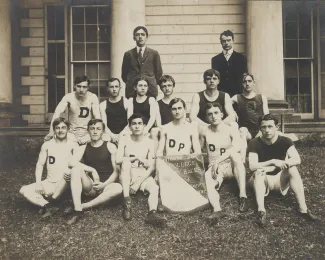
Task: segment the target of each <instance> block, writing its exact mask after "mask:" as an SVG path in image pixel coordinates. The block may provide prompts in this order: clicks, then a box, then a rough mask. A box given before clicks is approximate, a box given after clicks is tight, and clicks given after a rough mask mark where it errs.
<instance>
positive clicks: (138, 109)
mask: <svg viewBox="0 0 325 260" xmlns="http://www.w3.org/2000/svg"><path fill="white" fill-rule="evenodd" d="M133 113H137V114H141V115H142V116H143V117H144V122H143V123H145V124H147V123H148V121H149V119H150V104H149V97H147V99H146V100H145V101H144V102H142V103H138V102H137V100H136V98H133Z"/></svg>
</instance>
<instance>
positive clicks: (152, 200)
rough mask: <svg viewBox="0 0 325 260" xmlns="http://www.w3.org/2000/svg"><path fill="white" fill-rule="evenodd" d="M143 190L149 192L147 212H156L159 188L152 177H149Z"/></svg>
mask: <svg viewBox="0 0 325 260" xmlns="http://www.w3.org/2000/svg"><path fill="white" fill-rule="evenodd" d="M145 190H146V191H148V192H149V198H148V206H149V211H151V210H157V207H158V194H159V186H158V185H157V184H156V182H155V180H154V179H153V178H152V177H149V179H148V181H147V185H146V187H145Z"/></svg>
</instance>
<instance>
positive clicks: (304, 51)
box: [299, 40, 311, 57]
mask: <svg viewBox="0 0 325 260" xmlns="http://www.w3.org/2000/svg"><path fill="white" fill-rule="evenodd" d="M299 57H311V44H310V40H300V41H299Z"/></svg>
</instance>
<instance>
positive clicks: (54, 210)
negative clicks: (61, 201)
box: [42, 207, 59, 218]
mask: <svg viewBox="0 0 325 260" xmlns="http://www.w3.org/2000/svg"><path fill="white" fill-rule="evenodd" d="M58 211H59V208H58V207H49V208H48V207H46V211H45V212H44V214H43V215H42V218H49V217H52V216H53V215H55V214H56V213H58Z"/></svg>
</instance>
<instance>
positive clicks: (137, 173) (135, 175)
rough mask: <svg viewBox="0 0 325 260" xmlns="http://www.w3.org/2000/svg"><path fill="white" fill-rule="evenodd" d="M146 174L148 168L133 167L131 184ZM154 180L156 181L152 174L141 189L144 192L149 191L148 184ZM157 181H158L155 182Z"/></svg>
mask: <svg viewBox="0 0 325 260" xmlns="http://www.w3.org/2000/svg"><path fill="white" fill-rule="evenodd" d="M144 174H146V169H145V168H142V167H133V168H131V182H130V185H132V184H133V183H135V182H136V181H137V180H138V179H139V178H142V177H143V175H144ZM152 182H155V180H154V179H153V178H152V177H151V176H150V177H148V178H147V179H145V180H144V181H143V182H142V183H141V185H140V187H139V190H141V191H142V192H143V193H145V194H146V193H147V189H146V188H147V186H148V185H150V184H151V183H152ZM155 183H156V182H155Z"/></svg>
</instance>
